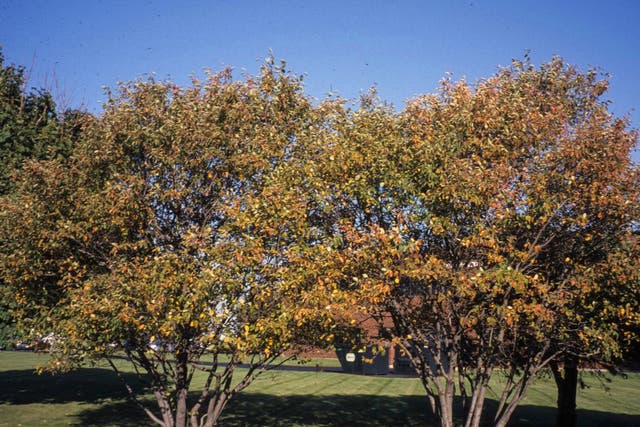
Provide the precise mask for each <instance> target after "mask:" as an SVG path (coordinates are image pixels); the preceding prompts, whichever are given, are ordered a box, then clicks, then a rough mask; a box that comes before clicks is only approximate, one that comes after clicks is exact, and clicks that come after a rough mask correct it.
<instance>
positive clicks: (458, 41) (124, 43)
mask: <svg viewBox="0 0 640 427" xmlns="http://www.w3.org/2000/svg"><path fill="white" fill-rule="evenodd" d="M639 22H640V1H635V0H628V1H616V0H612V1H608V2H605V1H589V0H583V1H546V0H536V1H529V0H512V1H489V0H449V1H445V0H442V1H428V0H424V1H400V0H398V1H393V0H386V1H347V0H345V1H317V2H312V1H306V2H305V1H266V0H265V1H242V0H208V1H189V0H185V1H181V2H178V1H153V0H149V1H136V0H129V1H107V0H103V1H99V0H84V1H53V0H49V1H40V0H2V1H1V2H0V44H2V46H3V52H4V55H5V57H6V60H7V61H8V62H10V63H16V64H22V65H25V66H27V67H28V68H30V69H31V80H30V82H31V84H32V85H33V86H46V87H48V88H50V89H51V90H53V91H54V92H55V93H56V94H57V97H58V98H59V99H60V100H63V102H65V103H67V104H70V106H78V105H80V104H83V105H84V106H85V107H86V108H88V109H89V110H90V111H94V112H98V111H100V109H101V107H100V102H99V101H100V100H104V98H105V96H104V93H103V89H102V87H103V86H114V85H115V83H116V82H117V81H119V80H131V79H134V78H136V77H139V76H140V75H142V74H145V73H151V72H155V73H156V74H157V75H158V76H159V77H161V78H165V77H170V78H171V79H172V80H174V81H176V82H178V83H180V84H186V83H187V82H188V81H189V76H190V75H191V74H193V73H201V71H202V69H203V68H211V69H213V70H217V69H220V68H222V67H224V66H232V67H234V68H235V69H236V70H243V69H245V70H247V71H248V72H251V73H255V72H256V71H257V69H258V66H259V59H260V58H264V57H265V56H266V55H267V54H268V52H269V50H270V49H272V50H273V52H274V55H275V56H276V58H281V59H285V60H286V61H287V63H288V64H289V66H290V68H291V69H293V70H294V71H295V72H296V73H300V74H306V79H305V81H306V84H305V87H306V92H307V93H308V94H310V95H312V96H316V97H323V96H324V94H326V93H327V92H329V91H332V92H334V93H337V94H340V95H342V96H345V97H357V96H358V95H359V93H361V92H362V91H364V90H366V89H367V88H368V87H370V86H371V85H373V84H377V86H378V90H379V94H380V96H381V97H382V98H384V99H386V100H388V101H391V102H393V103H394V104H395V105H396V106H397V107H398V108H401V107H402V105H403V103H404V100H406V99H407V98H410V97H413V96H415V95H416V94H420V93H426V92H433V91H434V90H435V89H436V88H437V86H438V81H439V80H440V79H441V78H442V77H443V75H444V73H445V72H452V73H453V75H454V78H461V77H466V78H467V79H468V80H469V81H476V80H478V79H479V78H483V77H488V76H490V75H491V74H493V73H494V72H495V70H496V68H497V67H498V66H499V65H507V64H509V63H510V61H511V59H512V58H522V57H523V55H524V53H525V51H527V50H530V51H531V57H532V59H533V61H534V62H535V63H537V64H538V63H541V62H544V61H547V60H549V59H550V58H551V57H552V56H553V55H556V54H558V55H561V56H562V57H564V58H565V59H566V60H567V61H568V62H570V63H572V64H575V65H577V66H579V67H581V68H582V69H586V68H587V67H589V66H599V67H601V68H602V69H603V70H605V71H607V72H609V73H611V75H612V77H611V91H610V92H609V94H608V98H610V99H611V100H612V107H611V108H612V110H613V111H614V112H615V114H617V115H622V114H625V113H630V114H631V117H632V122H633V125H634V126H636V127H637V126H639V125H640V111H638V110H640V84H639V83H638V76H640V24H638V23H639ZM54 82H55V83H54ZM634 109H635V110H636V111H633V110H634Z"/></svg>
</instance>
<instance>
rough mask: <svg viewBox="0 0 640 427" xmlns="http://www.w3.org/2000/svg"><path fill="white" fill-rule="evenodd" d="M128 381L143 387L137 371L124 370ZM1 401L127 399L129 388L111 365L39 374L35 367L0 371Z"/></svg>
mask: <svg viewBox="0 0 640 427" xmlns="http://www.w3.org/2000/svg"><path fill="white" fill-rule="evenodd" d="M125 377H126V379H127V381H128V382H130V383H131V384H133V385H134V387H136V388H141V387H140V382H139V381H138V379H137V377H136V375H134V374H125ZM0 384H2V386H1V387H0V403H9V404H13V405H24V404H30V403H66V402H87V403H96V402H101V401H104V400H111V399H125V398H126V397H127V393H126V390H125V388H124V386H123V385H122V382H121V381H120V380H119V379H118V377H117V376H116V374H115V373H114V372H113V371H112V370H110V369H100V368H82V369H78V370H75V371H72V372H67V373H65V374H56V375H52V374H49V373H45V374H42V375H38V374H37V373H35V372H34V371H33V370H30V369H25V370H14V371H2V372H0Z"/></svg>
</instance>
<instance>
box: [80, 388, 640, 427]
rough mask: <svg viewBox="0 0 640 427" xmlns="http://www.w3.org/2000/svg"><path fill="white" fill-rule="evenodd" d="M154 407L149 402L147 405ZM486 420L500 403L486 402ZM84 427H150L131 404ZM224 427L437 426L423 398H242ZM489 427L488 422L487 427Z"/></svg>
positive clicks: (539, 416)
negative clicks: (295, 426)
mask: <svg viewBox="0 0 640 427" xmlns="http://www.w3.org/2000/svg"><path fill="white" fill-rule="evenodd" d="M148 403H151V402H148ZM487 404H488V405H487V415H490V413H491V412H492V411H495V409H496V406H497V403H496V402H495V401H488V402H487ZM78 420H79V424H80V425H82V426H94V427H106V426H113V425H117V426H124V427H133V426H137V425H152V424H151V422H150V421H149V420H148V419H147V418H146V417H145V415H144V414H143V413H142V412H141V411H138V412H136V408H135V407H133V406H132V405H130V404H128V403H122V402H121V403H115V402H114V403H112V404H106V405H103V406H101V407H100V408H99V409H95V410H94V409H92V410H86V411H83V412H82V413H81V414H80V416H79V418H78ZM220 425H221V426H229V427H237V426H247V427H248V426H292V425H298V426H305V425H308V426H342V425H349V426H374V427H376V426H378V427H380V426H398V425H402V426H434V427H435V426H437V425H438V423H437V420H436V419H435V418H434V417H433V415H431V414H430V412H429V410H428V408H427V406H426V399H425V398H424V397H421V396H370V395H326V396H322V395H296V396H273V395H268V394H260V393H241V394H240V395H238V396H237V397H236V398H234V400H233V401H232V402H231V403H230V404H229V406H228V407H227V409H226V410H225V412H224V414H223V416H222V419H221V420H220ZM483 425H485V426H490V425H492V423H491V422H490V420H487V422H485V423H483ZM509 425H510V426H514V427H525V426H526V427H529V426H541V427H543V426H550V427H551V426H555V408H551V407H544V406H522V407H520V408H518V409H517V410H516V412H515V414H514V416H513V417H512V419H511V423H510V424H509ZM578 425H579V426H585V427H591V426H593V427H601V426H602V425H606V426H607V427H623V426H624V427H627V426H636V425H640V416H638V415H624V414H613V413H608V412H601V411H589V410H580V409H579V410H578Z"/></svg>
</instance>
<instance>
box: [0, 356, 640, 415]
mask: <svg viewBox="0 0 640 427" xmlns="http://www.w3.org/2000/svg"><path fill="white" fill-rule="evenodd" d="M45 360H46V359H45V357H44V356H41V355H37V354H33V353H29V352H0V426H7V427H9V426H11V427H14V426H68V425H81V426H125V427H126V426H139V425H152V424H150V423H149V422H148V421H147V419H146V417H145V415H144V414H142V413H141V412H140V411H139V409H138V408H137V407H135V405H132V404H130V403H129V402H127V401H126V399H125V393H124V389H123V387H122V384H121V383H120V382H119V381H118V379H117V378H116V377H115V375H114V374H113V373H112V372H111V371H110V370H109V369H108V368H106V367H104V366H96V367H87V368H83V369H80V370H78V371H75V372H72V373H69V374H65V375H54V376H52V375H36V374H35V373H34V368H35V366H37V365H39V364H42V363H43V362H44V361H45ZM123 363H124V362H123ZM336 364H337V363H336V361H335V360H331V359H328V360H326V361H323V360H314V361H312V362H311V364H310V365H311V366H313V367H317V369H315V370H313V371H310V372H297V371H271V372H268V373H265V374H264V375H263V376H262V377H261V378H260V379H259V380H258V381H256V382H255V383H254V384H252V385H251V386H250V387H249V388H248V389H247V390H246V391H245V392H243V393H242V394H241V395H239V396H238V397H237V399H236V400H235V401H233V402H232V403H231V404H230V406H229V408H228V410H227V411H226V412H225V414H224V416H223V419H222V421H221V424H222V425H223V426H245V425H248V426H272V425H274V426H275V425H278V426H295V425H299V426H332V425H355V426H386V425H393V426H405V425H406V426H413V425H435V422H434V420H433V419H432V418H431V417H430V416H428V415H427V411H426V408H425V397H424V391H423V389H422V386H421V385H420V383H419V382H418V380H416V379H415V378H391V377H385V376H358V375H348V374H341V373H332V372H323V368H324V367H334V366H336ZM585 378H586V380H587V383H588V384H590V385H591V387H590V388H588V389H586V390H581V391H579V398H578V407H579V409H578V412H579V415H578V416H579V424H580V425H582V426H594V427H596V426H597V427H617V426H620V427H622V426H640V375H639V374H630V375H629V376H628V378H626V379H625V378H621V377H616V378H613V379H612V382H611V383H609V384H608V386H609V387H610V390H609V391H608V392H607V391H605V390H604V389H603V387H602V386H601V385H600V382H599V381H598V380H597V379H595V378H590V376H589V375H586V376H585ZM554 387H555V386H554V384H553V381H552V380H551V379H549V378H542V379H540V380H539V381H538V382H537V383H536V385H535V386H534V388H533V389H532V390H531V392H530V395H529V397H528V399H527V400H526V401H525V403H524V404H523V405H522V406H521V407H520V408H519V409H518V410H517V412H516V414H515V415H514V417H513V420H512V425H514V426H547V425H548V426H551V425H553V424H554V416H555V410H554V401H555V388H554ZM489 403H490V406H491V405H492V404H493V402H489Z"/></svg>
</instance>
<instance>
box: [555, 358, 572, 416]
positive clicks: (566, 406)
mask: <svg viewBox="0 0 640 427" xmlns="http://www.w3.org/2000/svg"><path fill="white" fill-rule="evenodd" d="M551 370H552V372H553V377H554V379H555V380H556V387H557V389H558V400H557V404H558V409H557V413H556V426H558V427H575V426H576V425H577V422H578V420H577V416H576V397H577V390H578V359H577V358H576V357H573V356H568V355H567V356H565V358H564V367H563V369H562V371H564V375H563V374H562V372H561V370H560V368H559V367H558V365H557V364H554V365H552V367H551Z"/></svg>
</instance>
